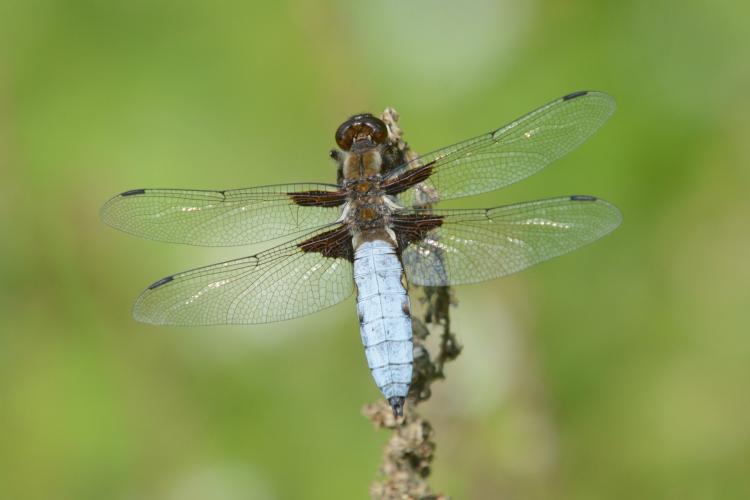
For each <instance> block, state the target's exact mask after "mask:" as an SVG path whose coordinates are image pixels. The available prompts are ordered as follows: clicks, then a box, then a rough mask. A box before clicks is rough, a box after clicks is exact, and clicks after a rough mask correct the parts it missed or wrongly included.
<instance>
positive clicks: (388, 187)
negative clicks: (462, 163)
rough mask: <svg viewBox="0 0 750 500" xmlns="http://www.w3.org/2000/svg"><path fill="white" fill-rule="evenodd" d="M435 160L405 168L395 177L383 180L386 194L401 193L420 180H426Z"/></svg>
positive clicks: (430, 173)
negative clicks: (408, 168)
mask: <svg viewBox="0 0 750 500" xmlns="http://www.w3.org/2000/svg"><path fill="white" fill-rule="evenodd" d="M435 161H436V160H433V161H431V162H430V163H428V164H426V165H422V166H421V167H417V168H415V169H413V170H407V171H405V172H404V173H403V174H401V175H399V176H398V177H396V178H395V179H393V180H391V181H386V182H384V183H383V190H384V191H385V193H386V194H389V195H391V196H393V195H397V194H400V193H403V192H404V191H406V190H407V189H409V188H412V187H414V186H416V185H417V184H419V183H420V182H424V181H426V180H427V179H429V177H430V176H431V175H432V166H433V165H434V164H435Z"/></svg>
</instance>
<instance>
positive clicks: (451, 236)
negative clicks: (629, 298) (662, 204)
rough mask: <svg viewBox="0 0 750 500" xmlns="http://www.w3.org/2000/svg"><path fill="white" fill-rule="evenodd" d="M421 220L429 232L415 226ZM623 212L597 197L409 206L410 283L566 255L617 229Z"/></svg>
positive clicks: (462, 278)
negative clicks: (475, 206) (467, 206)
mask: <svg viewBox="0 0 750 500" xmlns="http://www.w3.org/2000/svg"><path fill="white" fill-rule="evenodd" d="M415 220H416V221H421V222H420V224H421V225H422V227H425V228H427V230H426V231H421V232H420V231H419V230H417V229H414V230H411V229H410V228H416V227H417V224H416V223H415ZM621 220H622V217H621V215H620V211H619V210H618V209H617V208H616V207H615V206H613V205H611V204H609V203H607V202H606V201H604V200H600V199H598V198H594V197H593V196H567V197H564V198H553V199H549V200H540V201H532V202H528V203H519V204H516V205H507V206H502V207H497V208H489V209H485V210H406V211H403V212H400V213H399V214H398V215H397V216H396V218H395V220H394V226H393V227H394V230H395V231H396V233H397V234H399V233H401V234H406V233H408V232H409V231H411V232H412V237H411V238H409V240H410V241H409V242H408V244H406V246H405V248H404V249H403V252H402V260H403V263H404V269H405V271H406V276H407V278H408V280H409V282H411V283H413V284H416V285H421V286H447V285H458V284H463V283H476V282H478V281H484V280H489V279H493V278H498V277H500V276H505V275H508V274H512V273H515V272H517V271H520V270H522V269H525V268H527V267H529V266H531V265H534V264H536V263H538V262H542V261H545V260H547V259H551V258H552V257H556V256H558V255H562V254H565V253H568V252H570V251H572V250H574V249H576V248H579V247H581V246H583V245H586V244H588V243H591V242H592V241H595V240H597V239H599V238H601V237H602V236H604V235H605V234H607V233H609V232H611V231H612V230H614V229H615V228H616V227H617V226H618V225H619V224H620V222H621Z"/></svg>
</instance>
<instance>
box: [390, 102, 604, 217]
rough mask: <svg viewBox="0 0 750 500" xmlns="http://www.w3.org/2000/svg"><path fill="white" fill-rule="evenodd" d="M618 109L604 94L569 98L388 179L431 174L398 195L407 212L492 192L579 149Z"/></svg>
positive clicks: (435, 153) (425, 158)
mask: <svg viewBox="0 0 750 500" xmlns="http://www.w3.org/2000/svg"><path fill="white" fill-rule="evenodd" d="M615 107H616V106H615V100H614V99H613V98H612V97H611V96H609V95H607V94H604V93H601V92H575V93H572V94H568V95H566V96H564V97H561V98H559V99H557V100H555V101H552V102H550V103H549V104H546V105H545V106H542V107H541V108H539V109H537V110H535V111H532V112H531V113H529V114H527V115H525V116H522V117H521V118H518V119H517V120H515V121H513V122H511V123H509V124H507V125H505V126H503V127H501V128H499V129H497V130H493V131H491V132H488V133H486V134H484V135H480V136H478V137H474V138H472V139H468V140H466V141H463V142H460V143H458V144H454V145H452V146H448V147H445V148H443V149H439V150H437V151H433V152H432V153H429V154H426V155H423V156H421V157H420V158H418V159H416V160H413V161H411V162H409V163H407V164H405V165H404V166H403V167H400V168H398V169H396V170H395V171H394V172H392V173H391V174H389V178H388V181H389V182H390V183H392V184H394V185H398V178H399V177H401V176H404V175H409V173H410V172H411V171H414V170H416V169H423V170H424V169H426V170H428V171H427V172H425V173H424V174H423V176H424V177H428V178H427V180H426V181H424V182H423V183H422V184H419V185H417V188H416V189H411V190H408V191H405V192H403V193H401V194H400V196H399V198H400V201H401V204H402V205H403V206H406V207H410V206H414V205H419V204H421V203H422V201H421V200H422V199H424V198H425V197H426V198H427V199H428V200H429V201H430V202H432V203H434V202H436V201H440V200H447V199H452V198H460V197H462V196H471V195H475V194H479V193H484V192H488V191H494V190H496V189H500V188H502V187H504V186H507V185H509V184H512V183H514V182H517V181H519V180H521V179H524V178H526V177H528V176H530V175H532V174H534V173H536V172H538V171H539V170H541V169H542V168H544V167H545V166H547V165H548V164H550V163H551V162H553V161H555V160H556V159H558V158H560V157H562V156H564V155H566V154H567V153H568V152H570V151H572V150H573V149H575V148H576V147H578V146H579V145H580V144H581V143H583V142H584V141H585V140H586V139H588V138H589V137H590V136H591V135H592V134H593V133H594V132H596V130H597V129H599V127H601V126H602V125H603V124H604V122H605V121H606V120H607V119H608V118H609V117H610V116H611V115H612V113H613V112H614V111H615ZM427 174H429V175H427ZM402 184H403V183H402ZM392 191H393V190H392ZM420 191H421V193H420ZM433 193H436V195H435V194H433ZM420 194H422V195H425V196H420ZM435 196H437V198H435Z"/></svg>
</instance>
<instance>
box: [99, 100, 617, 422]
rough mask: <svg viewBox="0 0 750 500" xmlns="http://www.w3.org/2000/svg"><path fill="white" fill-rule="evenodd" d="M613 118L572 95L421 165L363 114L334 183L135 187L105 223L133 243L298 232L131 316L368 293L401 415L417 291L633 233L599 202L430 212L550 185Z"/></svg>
mask: <svg viewBox="0 0 750 500" xmlns="http://www.w3.org/2000/svg"><path fill="white" fill-rule="evenodd" d="M614 110H615V102H614V99H612V98H611V97H610V96H608V95H606V94H603V93H600V92H585V91H583V92H574V93H571V94H568V95H566V96H564V97H561V98H559V99H557V100H555V101H553V102H551V103H549V104H547V105H545V106H542V107H541V108H539V109H537V110H536V111H532V112H531V113H529V114H527V115H525V116H523V117H521V118H519V119H517V120H515V121H513V122H511V123H509V124H508V125H505V126H503V127H500V128H498V129H496V130H493V131H491V132H488V133H486V134H483V135H480V136H478V137H474V138H473V139H468V140H466V141H463V142H459V143H458V144H455V145H452V146H448V147H445V148H442V149H438V150H437V151H434V152H432V153H429V154H425V155H422V156H419V157H416V158H411V159H409V158H408V157H407V156H406V154H405V152H404V150H403V148H399V147H397V146H396V145H395V144H394V142H393V141H392V140H390V138H389V128H388V126H387V125H386V124H385V123H384V121H383V120H381V119H379V118H377V117H375V116H373V115H371V114H360V115H355V116H352V117H351V118H349V119H348V120H346V121H345V122H344V123H343V124H342V125H341V126H340V127H339V128H338V130H337V131H336V135H335V138H336V143H337V144H338V146H339V149H335V150H333V151H332V152H331V157H332V158H333V159H334V161H335V162H336V164H337V167H338V182H337V183H336V184H286V185H273V186H262V187H254V188H248V189H233V190H225V191H204V190H183V189H133V190H131V191H126V192H124V193H122V194H119V195H117V196H115V197H114V198H112V199H111V200H109V201H108V202H107V203H106V204H105V205H104V207H103V209H102V218H103V220H104V222H106V223H107V224H109V225H111V226H113V227H115V228H117V229H120V230H122V231H125V232H127V233H131V234H134V235H137V236H142V237H145V238H150V239H154V240H161V241H168V242H173V243H186V244H190V245H206V246H231V245H243V244H248V243H257V242H262V241H268V240H271V239H274V238H279V237H284V236H291V235H296V238H295V239H292V240H291V241H288V242H286V243H284V244H281V245H278V246H274V247H273V248H270V249H268V250H265V251H263V252H260V253H258V254H256V255H251V256H249V257H244V258H240V259H236V260H231V261H228V262H222V263H220V264H214V265H211V266H206V267H201V268H197V269H193V270H190V271H185V272H181V273H178V274H173V275H170V276H167V277H165V278H162V279H160V280H158V281H156V282H155V283H153V284H152V285H151V286H149V287H148V288H147V289H146V290H145V291H144V292H143V293H142V294H141V295H140V297H138V299H137V300H136V302H135V306H134V309H133V315H134V316H135V318H136V319H137V320H139V321H143V322H146V323H153V324H160V325H218V324H255V323H268V322H273V321H282V320H287V319H291V318H296V317H299V316H303V315H306V314H310V313H313V312H315V311H319V310H321V309H324V308H326V307H330V306H332V305H334V304H336V303H338V302H341V301H342V300H344V299H346V298H347V297H349V296H350V295H351V294H352V292H353V291H354V289H355V287H356V289H357V312H358V314H359V323H360V332H361V337H362V343H363V344H364V347H365V354H366V357H367V362H368V364H369V367H370V370H371V372H372V376H373V378H374V379H375V382H376V384H377V386H378V387H379V388H380V390H381V391H382V393H383V395H384V396H385V398H386V399H387V401H388V402H389V404H390V405H391V407H392V409H393V413H394V415H396V416H400V415H402V414H403V406H404V402H405V398H406V396H407V394H408V391H409V385H410V383H411V380H412V324H411V319H410V306H409V296H408V294H407V286H408V284H413V285H420V286H447V285H459V284H464V283H475V282H478V281H484V280H489V279H492V278H497V277H500V276H505V275H508V274H511V273H514V272H516V271H520V270H522V269H524V268H526V267H529V266H531V265H533V264H535V263H537V262H541V261H544V260H547V259H550V258H552V257H555V256H558V255H561V254H564V253H566V252H569V251H571V250H573V249H575V248H578V247H580V246H582V245H585V244H587V243H590V242H592V241H594V240H596V239H598V238H600V237H602V236H603V235H605V234H607V233H609V232H610V231H612V230H613V229H615V228H616V227H617V226H618V225H619V224H620V221H621V215H620V212H619V211H618V209H617V208H616V207H614V206H613V205H611V204H609V203H607V202H606V201H603V200H601V199H599V198H596V197H594V196H585V195H573V196H563V197H559V198H551V199H546V200H540V201H532V202H527V203H518V204H514V205H506V206H499V207H494V208H484V209H478V210H438V209H434V208H432V205H433V204H434V203H436V202H438V201H441V200H448V199H454V198H459V197H463V196H470V195H475V194H479V193H484V192H488V191H493V190H496V189H499V188H502V187H504V186H507V185H509V184H512V183H514V182H516V181H518V180H520V179H523V178H525V177H527V176H529V175H531V174H533V173H535V172H538V171H539V170H541V169H542V168H544V167H545V166H546V165H548V164H549V163H551V162H552V161H554V160H556V159H558V158H560V157H562V156H563V155H565V154H566V153H568V152H569V151H571V150H573V149H574V148H576V147H577V146H578V145H580V144H581V143H582V142H583V141H585V140H586V139H587V138H588V137H589V136H591V135H592V134H593V133H594V132H595V131H596V130H597V129H598V128H599V127H600V126H601V125H602V124H603V123H604V122H605V121H606V120H607V118H609V116H610V115H611V114H612V113H613V112H614ZM301 233H304V234H302V235H301V236H300V234H301Z"/></svg>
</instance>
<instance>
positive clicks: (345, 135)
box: [336, 113, 388, 151]
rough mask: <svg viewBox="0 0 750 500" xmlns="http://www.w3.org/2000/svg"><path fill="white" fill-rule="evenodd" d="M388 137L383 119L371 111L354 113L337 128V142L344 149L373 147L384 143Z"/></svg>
mask: <svg viewBox="0 0 750 500" xmlns="http://www.w3.org/2000/svg"><path fill="white" fill-rule="evenodd" d="M387 137H388V129H387V128H386V126H385V123H383V120H381V119H379V118H376V117H374V116H373V115H371V114H370V113H364V114H361V115H354V116H352V117H351V118H349V119H348V120H346V121H345V122H344V123H342V124H341V126H339V128H338V130H336V144H338V145H339V147H340V148H341V149H343V150H344V151H349V150H351V149H352V148H353V147H356V146H358V145H359V146H362V147H365V148H366V147H373V146H377V145H378V144H383V143H384V142H385V140H386V138H387Z"/></svg>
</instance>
